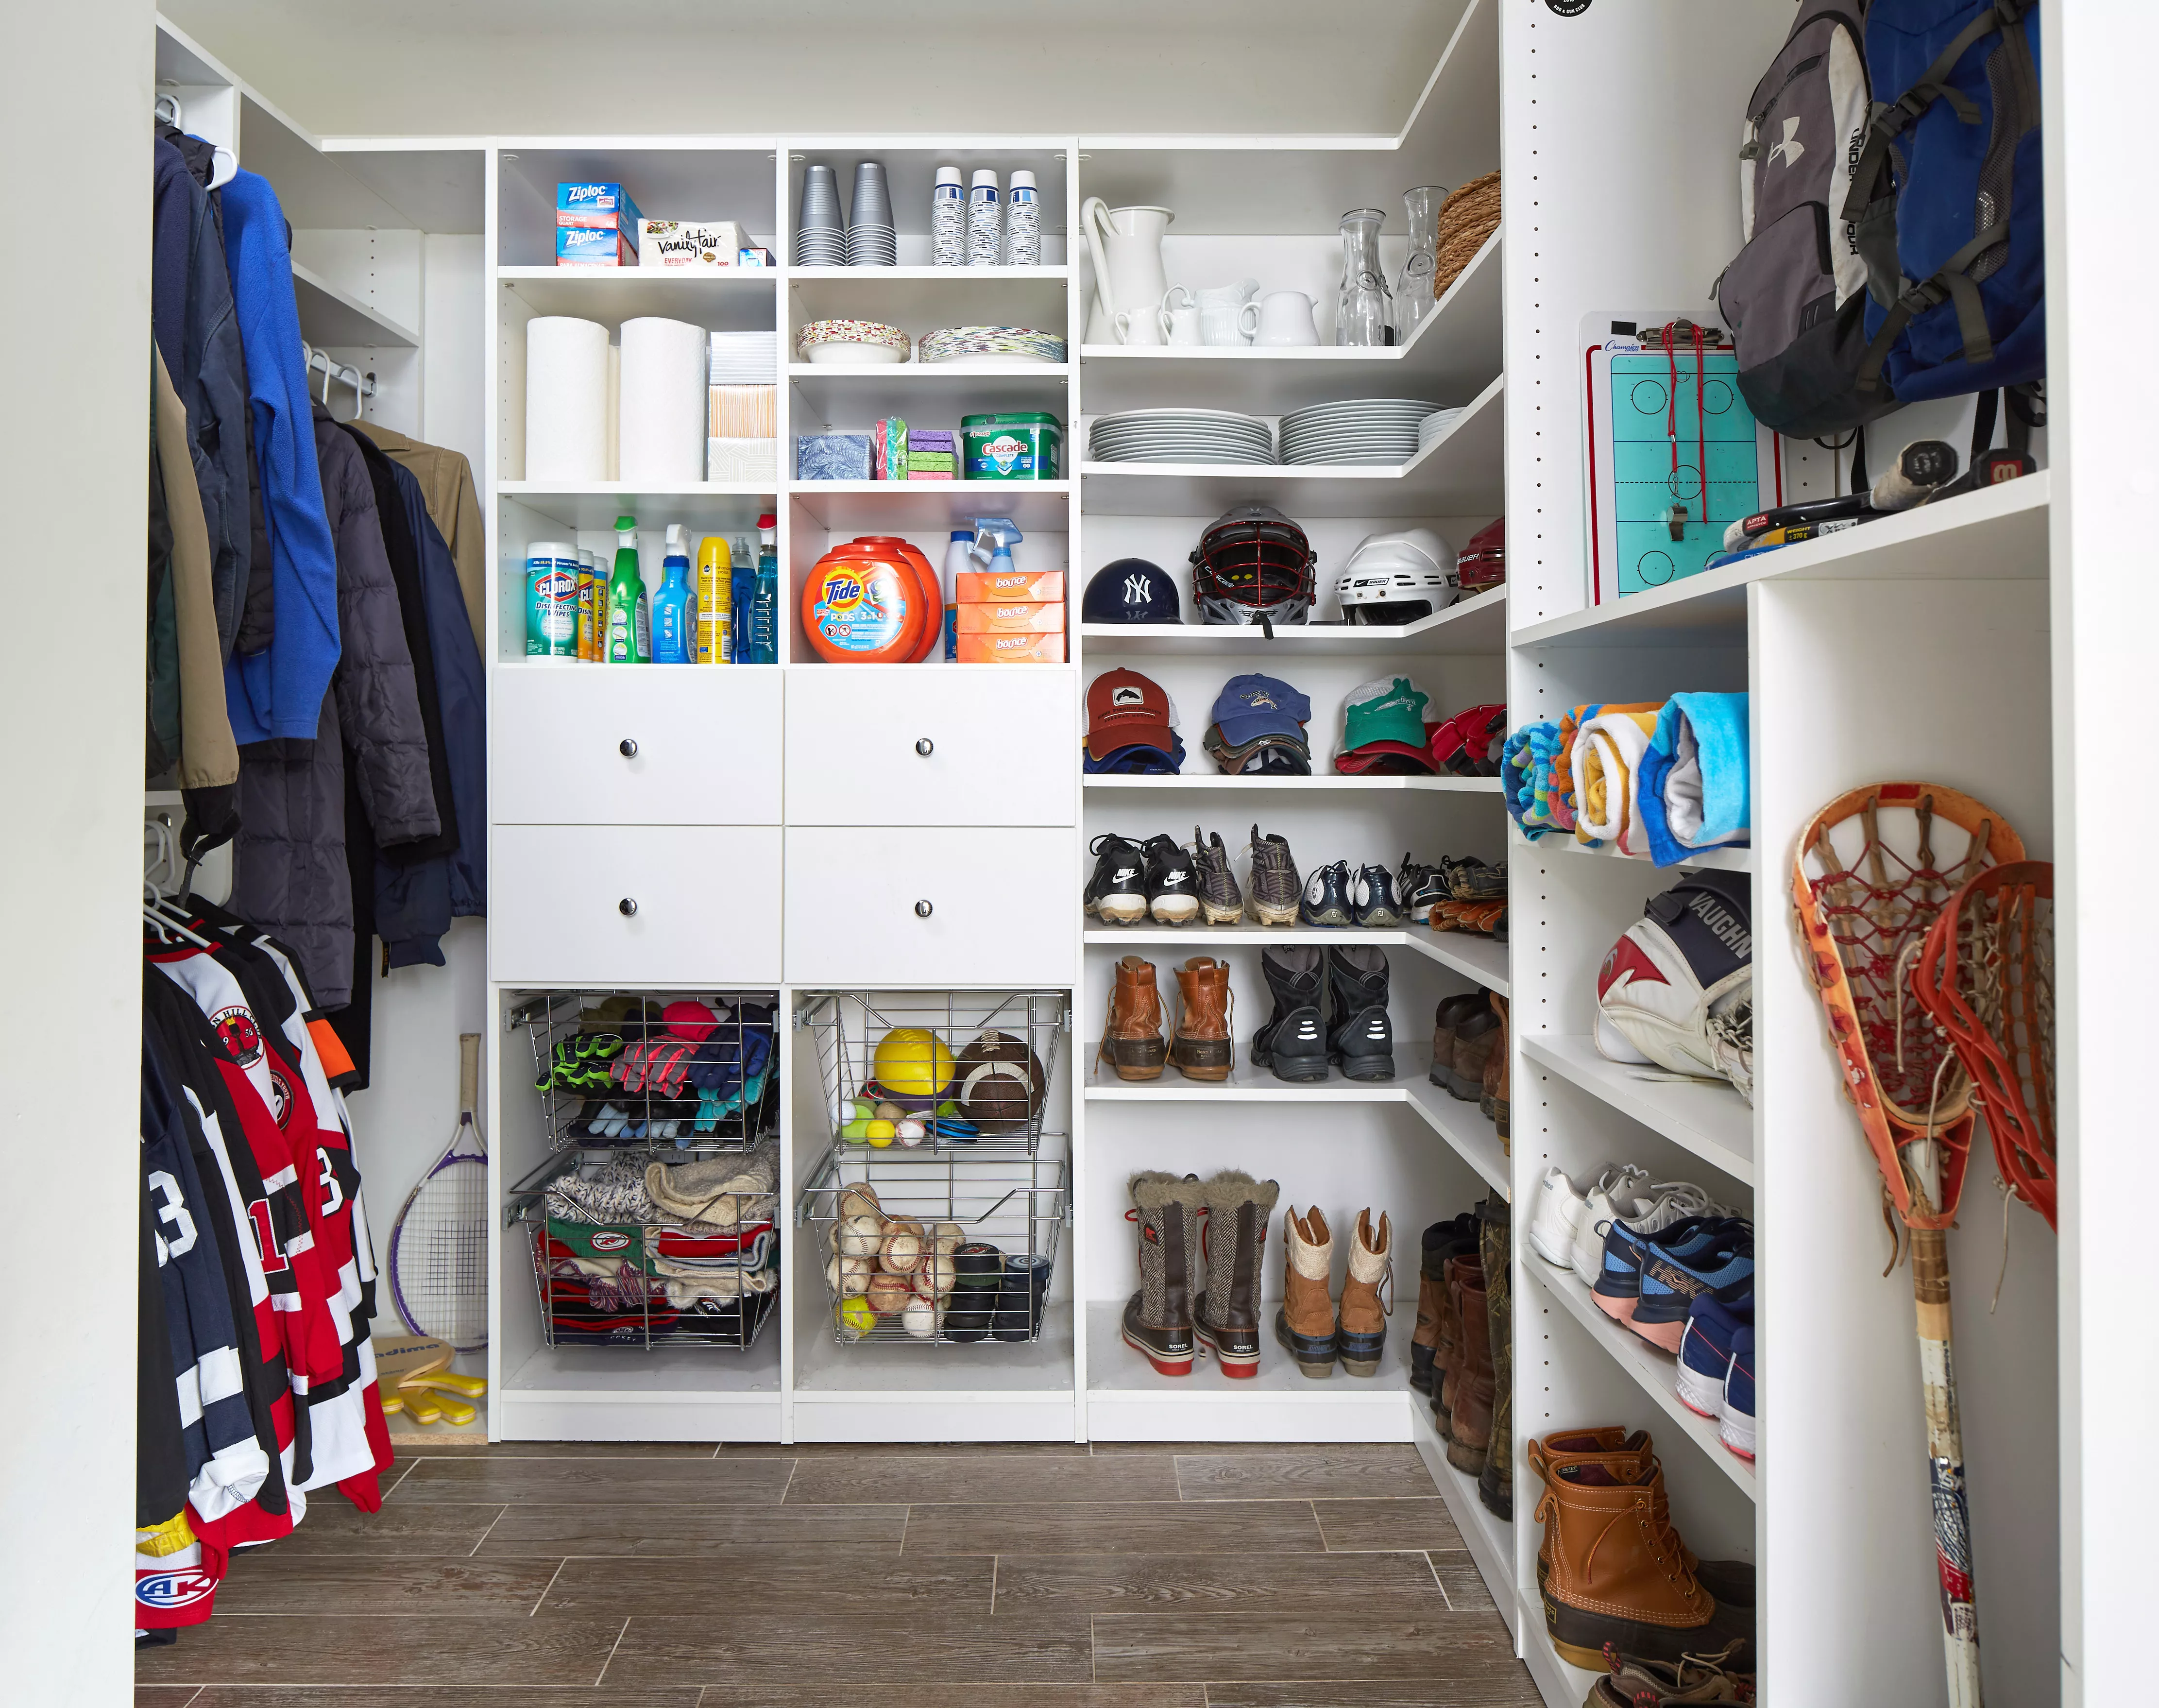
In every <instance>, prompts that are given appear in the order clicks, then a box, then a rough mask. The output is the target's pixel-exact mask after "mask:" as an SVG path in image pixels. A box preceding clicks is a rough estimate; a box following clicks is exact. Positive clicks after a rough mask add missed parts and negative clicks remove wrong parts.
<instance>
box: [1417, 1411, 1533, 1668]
mask: <svg viewBox="0 0 2159 1708" xmlns="http://www.w3.org/2000/svg"><path fill="white" fill-rule="evenodd" d="M1409 1401H1410V1440H1411V1442H1412V1443H1413V1444H1414V1445H1415V1447H1416V1450H1417V1457H1419V1458H1421V1459H1422V1460H1423V1461H1424V1464H1425V1469H1426V1471H1428V1472H1430V1473H1432V1481H1433V1483H1436V1484H1437V1485H1438V1488H1439V1493H1440V1498H1442V1500H1444V1501H1445V1502H1446V1503H1447V1514H1448V1516H1449V1517H1451V1518H1452V1519H1453V1520H1454V1528H1455V1529H1457V1530H1459V1531H1460V1532H1461V1533H1462V1541H1463V1546H1465V1547H1466V1548H1468V1550H1469V1557H1470V1558H1471V1559H1472V1560H1475V1561H1476V1562H1477V1569H1478V1571H1479V1572H1481V1573H1483V1577H1484V1581H1485V1584H1486V1585H1487V1586H1489V1588H1490V1589H1491V1591H1492V1601H1493V1603H1494V1606H1495V1607H1498V1609H1499V1617H1501V1618H1503V1619H1504V1620H1505V1621H1506V1622H1507V1629H1508V1630H1509V1631H1510V1632H1514V1633H1515V1635H1516V1638H1517V1640H1518V1641H1519V1640H1520V1632H1519V1631H1518V1630H1517V1629H1516V1619H1517V1616H1518V1614H1519V1612H1520V1607H1519V1605H1518V1603H1517V1602H1516V1600H1515V1597H1514V1593H1513V1586H1514V1525H1513V1524H1510V1523H1509V1522H1508V1521H1507V1520H1506V1519H1503V1518H1501V1517H1500V1516H1499V1514H1497V1513H1495V1512H1494V1511H1493V1510H1492V1509H1491V1508H1490V1507H1489V1506H1487V1505H1485V1504H1484V1502H1483V1498H1482V1497H1480V1496H1479V1495H1478V1493H1477V1479H1476V1478H1474V1477H1472V1476H1471V1475H1470V1474H1469V1473H1468V1472H1466V1471H1460V1470H1457V1469H1456V1468H1455V1467H1454V1466H1452V1465H1451V1464H1449V1463H1448V1462H1447V1443H1446V1442H1445V1441H1442V1440H1441V1439H1440V1435H1439V1428H1438V1426H1437V1424H1435V1423H1434V1422H1433V1421H1432V1401H1431V1400H1429V1399H1427V1398H1426V1396H1425V1395H1422V1394H1420V1393H1418V1392H1417V1391H1416V1389H1414V1388H1412V1389H1411V1390H1410V1394H1409ZM1514 1498H1515V1500H1516V1501H1517V1503H1519V1502H1520V1498H1521V1490H1520V1488H1516V1489H1515V1491H1514ZM1517 1510H1519V1505H1518V1507H1517ZM1536 1623H1537V1627H1538V1628H1539V1629H1541V1628H1542V1627H1543V1623H1544V1614H1543V1612H1542V1610H1541V1609H1540V1610H1539V1611H1538V1613H1537V1617H1536Z"/></svg>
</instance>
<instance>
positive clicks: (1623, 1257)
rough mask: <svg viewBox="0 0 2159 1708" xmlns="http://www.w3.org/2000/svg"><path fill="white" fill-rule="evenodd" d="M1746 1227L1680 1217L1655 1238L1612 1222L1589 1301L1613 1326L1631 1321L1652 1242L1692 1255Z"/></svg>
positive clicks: (1732, 1220)
mask: <svg viewBox="0 0 2159 1708" xmlns="http://www.w3.org/2000/svg"><path fill="white" fill-rule="evenodd" d="M1746 1225H1747V1224H1744V1223H1743V1222H1741V1221H1740V1220H1739V1219H1737V1217H1733V1216H1722V1215H1713V1214H1712V1215H1696V1216H1683V1217H1681V1218H1680V1219H1679V1220H1678V1221H1676V1222H1674V1223H1673V1224H1671V1225H1670V1227H1668V1228H1665V1229H1663V1230H1661V1231H1660V1232H1659V1233H1656V1234H1645V1233H1638V1232H1637V1231H1636V1230H1635V1229H1632V1228H1630V1227H1628V1225H1627V1224H1626V1223H1624V1222H1622V1221H1614V1222H1613V1223H1611V1224H1609V1225H1608V1227H1607V1228H1606V1229H1605V1230H1604V1257H1603V1262H1602V1266H1601V1267H1600V1268H1599V1269H1598V1271H1597V1283H1596V1285H1595V1286H1592V1287H1591V1288H1590V1290H1589V1291H1590V1297H1592V1298H1594V1299H1595V1300H1596V1301H1597V1309H1598V1310H1600V1311H1602V1312H1603V1313H1604V1314H1605V1315H1606V1316H1608V1317H1610V1318H1611V1319H1612V1320H1613V1322H1633V1320H1634V1312H1635V1308H1636V1307H1637V1306H1638V1305H1639V1303H1640V1302H1641V1295H1642V1263H1643V1260H1644V1256H1645V1255H1647V1253H1648V1250H1649V1244H1650V1242H1651V1240H1654V1241H1655V1242H1656V1244H1657V1245H1659V1246H1662V1247H1665V1248H1668V1249H1670V1250H1674V1251H1678V1252H1682V1253H1685V1254H1687V1255H1692V1254H1693V1253H1694V1252H1696V1251H1697V1250H1701V1249H1702V1247H1704V1246H1706V1245H1709V1244H1711V1243H1712V1242H1713V1241H1714V1240H1716V1239H1717V1238H1718V1237H1720V1236H1721V1235H1722V1234H1725V1233H1727V1231H1729V1230H1731V1229H1735V1228H1740V1227H1744V1226H1746Z"/></svg>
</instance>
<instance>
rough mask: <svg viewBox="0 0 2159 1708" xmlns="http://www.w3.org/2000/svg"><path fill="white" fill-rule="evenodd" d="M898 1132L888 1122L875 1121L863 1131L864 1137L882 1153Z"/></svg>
mask: <svg viewBox="0 0 2159 1708" xmlns="http://www.w3.org/2000/svg"><path fill="white" fill-rule="evenodd" d="M897 1131H898V1128H897V1127H895V1126H893V1124H892V1123H891V1122H890V1121H872V1122H871V1123H870V1124H869V1126H867V1128H865V1129H864V1130H863V1132H862V1136H863V1137H864V1138H866V1139H867V1140H868V1141H870V1142H871V1143H872V1145H875V1146H877V1147H878V1149H879V1150H880V1151H881V1150H883V1148H884V1147H885V1146H887V1145H889V1144H890V1143H891V1142H892V1141H893V1134H894V1133H896V1132H897Z"/></svg>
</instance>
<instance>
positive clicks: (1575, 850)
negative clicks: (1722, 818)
mask: <svg viewBox="0 0 2159 1708" xmlns="http://www.w3.org/2000/svg"><path fill="white" fill-rule="evenodd" d="M1507 846H1508V847H1509V849H1510V850H1512V851H1513V857H1517V858H1521V859H1529V860H1538V859H1541V858H1543V857H1545V855H1547V854H1574V855H1579V856H1581V857H1582V858H1584V859H1588V860H1608V861H1612V862H1616V863H1618V864H1620V865H1623V866H1638V867H1640V868H1641V869H1642V870H1643V871H1644V872H1647V873H1649V875H1650V876H1651V877H1658V876H1659V875H1660V874H1663V873H1665V872H1670V873H1673V874H1675V875H1676V874H1677V873H1679V872H1684V871H1685V870H1686V869H1687V868H1688V867H1694V868H1696V870H1705V869H1706V870H1708V871H1711V872H1752V871H1753V869H1754V851H1753V849H1752V848H1705V849H1704V850H1703V851H1701V853H1699V854H1692V855H1689V856H1688V857H1686V858H1685V860H1682V861H1681V862H1680V863H1679V864H1678V865H1677V866H1659V865H1658V864H1657V863H1656V862H1654V861H1652V860H1648V859H1645V858H1643V857H1640V856H1639V855H1633V854H1622V853H1620V852H1619V851H1618V850H1617V849H1615V848H1614V847H1613V846H1612V845H1611V844H1610V843H1606V844H1605V845H1604V846H1602V847H1601V848H1592V847H1591V846H1589V845H1588V844H1587V843H1586V842H1577V841H1575V840H1574V836H1573V833H1572V832H1571V831H1570V832H1568V833H1567V834H1566V835H1565V836H1561V835H1560V834H1559V833H1558V832H1556V831H1555V832H1554V833H1553V834H1552V835H1551V836H1542V837H1540V838H1539V839H1538V840H1537V841H1534V842H1532V841H1530V839H1529V838H1528V837H1527V836H1524V835H1523V834H1522V827H1521V826H1520V825H1518V824H1516V823H1515V822H1514V820H1512V819H1511V818H1510V819H1509V820H1508V821H1507Z"/></svg>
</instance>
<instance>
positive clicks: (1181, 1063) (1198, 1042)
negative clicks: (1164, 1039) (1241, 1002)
mask: <svg viewBox="0 0 2159 1708" xmlns="http://www.w3.org/2000/svg"><path fill="white" fill-rule="evenodd" d="M1177 994H1178V1009H1177V1035H1176V1037H1175V1038H1172V1039H1171V1040H1170V1045H1169V1059H1170V1061H1171V1063H1172V1064H1173V1065H1174V1066H1175V1068H1176V1069H1177V1071H1178V1073H1180V1074H1183V1075H1184V1077H1185V1078H1186V1079H1228V1078H1229V1077H1230V1064H1231V1063H1232V1062H1234V1061H1235V1059H1236V1045H1235V1043H1234V1042H1233V1041H1232V1040H1231V1038H1230V963H1229V962H1228V961H1226V960H1215V959H1214V956H1212V955H1193V957H1192V959H1191V960H1188V961H1187V962H1185V963H1184V965H1183V966H1181V967H1179V968H1178V969H1177Z"/></svg>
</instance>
